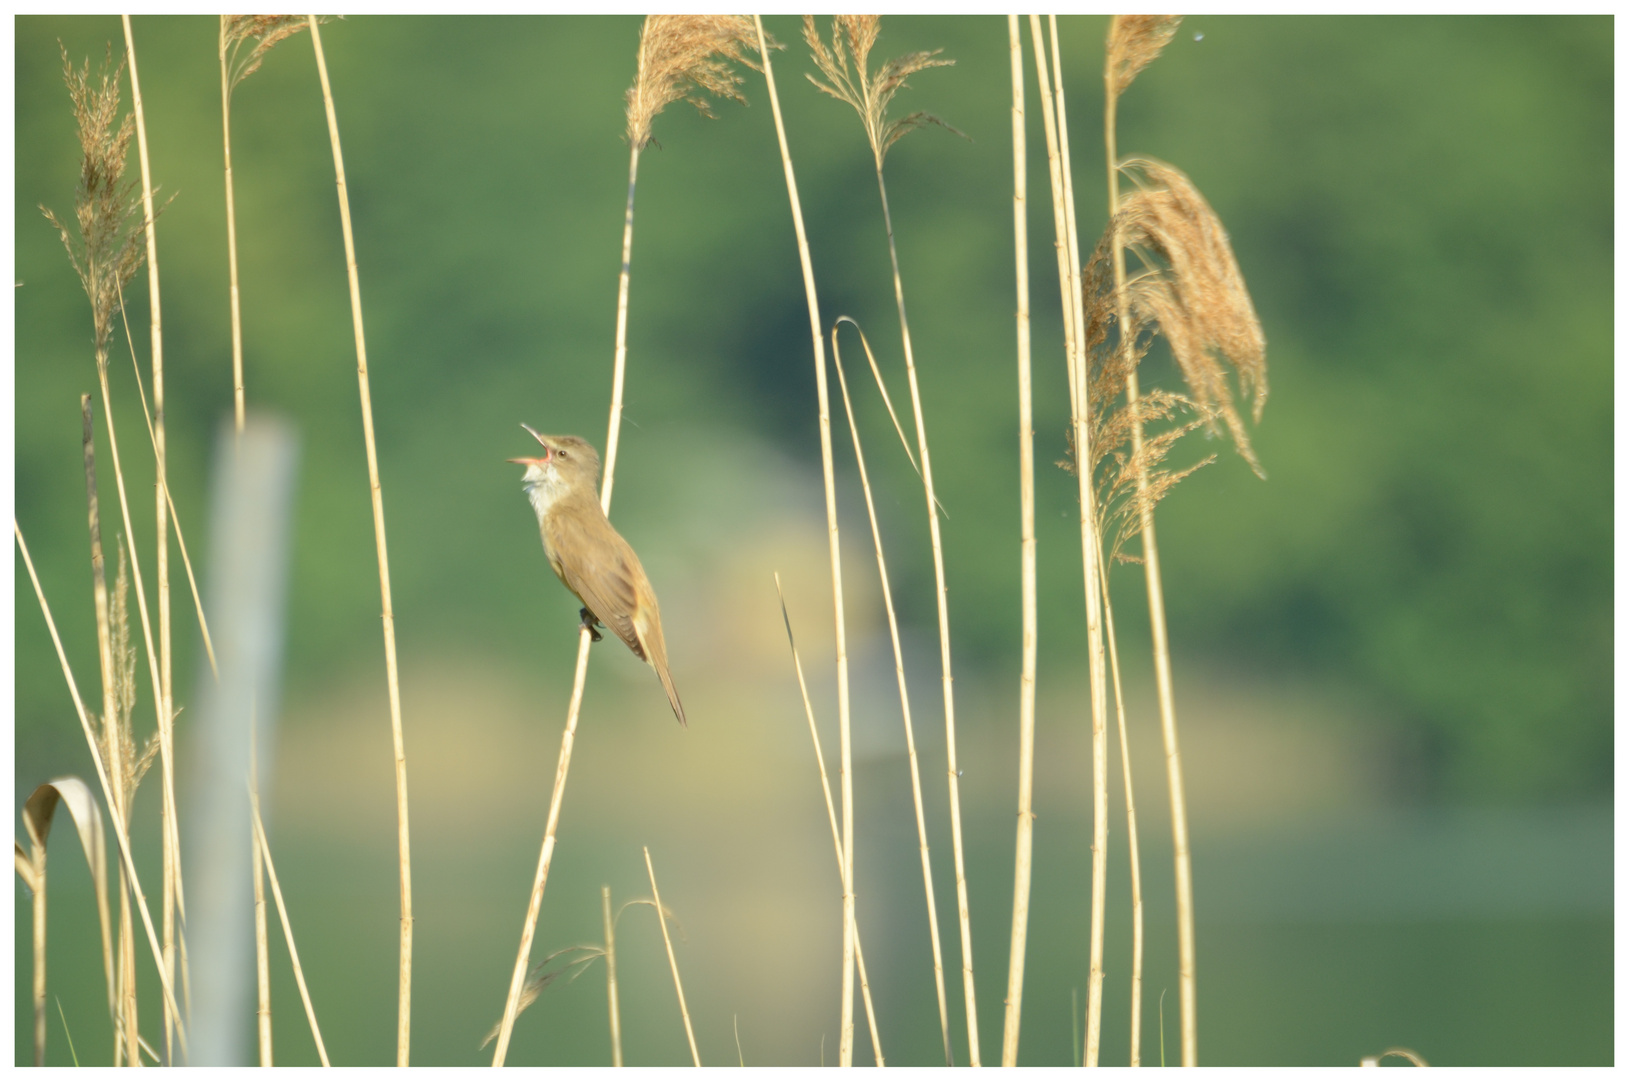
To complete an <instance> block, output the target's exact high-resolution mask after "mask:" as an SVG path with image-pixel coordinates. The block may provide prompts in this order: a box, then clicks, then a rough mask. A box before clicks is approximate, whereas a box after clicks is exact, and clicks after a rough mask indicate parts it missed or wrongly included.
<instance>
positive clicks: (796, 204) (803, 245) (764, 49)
mask: <svg viewBox="0 0 1627 1080" xmlns="http://www.w3.org/2000/svg"><path fill="white" fill-rule="evenodd" d="M752 18H753V20H754V22H755V25H756V30H757V51H758V54H759V55H760V57H761V58H762V64H763V76H764V78H765V79H766V81H767V83H768V100H769V105H770V106H771V107H772V109H773V112H774V132H775V135H776V136H777V137H778V138H779V146H780V164H781V166H782V168H783V169H784V171H785V190H786V194H787V197H788V198H789V199H790V201H791V222H792V224H793V225H794V226H795V228H796V234H797V254H798V257H799V258H800V259H801V262H802V288H803V292H804V293H805V294H806V296H807V299H808V330H809V333H810V335H811V336H812V338H813V354H814V377H815V384H816V386H817V388H818V392H819V460H820V465H821V467H822V468H823V471H824V480H825V523H826V531H827V533H828V535H829V544H830V577H831V599H832V603H833V606H834V607H835V609H836V710H837V723H838V730H839V731H840V733H841V751H840V752H841V756H842V1006H841V1007H842V1013H841V1016H842V1019H841V1024H842V1035H841V1041H840V1050H839V1057H838V1061H839V1063H840V1064H841V1065H842V1066H844V1067H845V1066H851V1065H852V1064H853V964H854V940H855V933H854V927H855V913H854V899H853V767H852V766H853V740H852V726H851V722H850V713H849V707H848V679H847V674H848V673H847V618H846V615H845V614H844V611H843V606H842V549H841V535H840V533H839V531H838V529H837V522H836V471H835V465H834V463H833V460H832V457H831V437H830V388H829V385H828V379H827V377H826V374H825V335H824V331H823V325H824V324H823V323H821V322H820V318H819V292H818V289H817V288H816V287H815V285H814V272H813V256H812V254H811V253H810V252H809V250H808V230H807V228H806V227H805V226H804V224H803V221H802V200H801V198H800V197H799V196H798V194H797V174H796V169H795V168H794V167H793V165H792V164H791V147H790V144H789V143H788V142H787V141H786V138H785V117H784V116H783V115H781V113H780V94H779V88H778V87H777V86H776V85H775V83H774V65H773V63H772V62H771V61H770V58H769V54H768V37H767V35H766V34H765V33H764V32H763V20H762V16H760V15H754V16H752Z"/></svg>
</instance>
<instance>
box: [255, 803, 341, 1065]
mask: <svg viewBox="0 0 1627 1080" xmlns="http://www.w3.org/2000/svg"><path fill="white" fill-rule="evenodd" d="M249 806H250V807H251V808H252V809H253V811H254V843H255V849H256V850H257V851H258V852H259V853H260V857H261V858H262V859H263V860H264V861H265V868H266V876H267V877H268V878H270V879H271V895H272V897H273V898H274V899H275V900H276V901H277V919H278V920H279V921H280V922H281V923H282V936H283V941H284V942H286V943H287V945H288V960H289V963H290V964H292V965H293V968H294V982H295V983H296V984H297V985H298V986H299V999H300V1001H302V1002H303V1003H304V1004H305V1019H306V1020H308V1021H310V1024H311V1038H312V1039H314V1040H315V1041H316V1053H317V1056H318V1057H320V1058H321V1059H322V1066H323V1068H327V1067H328V1066H330V1065H331V1064H332V1062H330V1061H329V1060H328V1048H327V1045H326V1044H325V1043H323V1041H322V1029H321V1028H320V1027H319V1026H317V1022H316V1009H315V1008H314V1007H313V1006H312V1005H311V991H310V988H309V987H308V986H306V985H305V968H304V967H303V966H302V965H301V964H300V962H299V947H298V946H297V945H295V944H294V928H293V927H292V926H291V925H290V924H289V922H288V905H287V904H286V903H284V902H283V898H282V885H281V883H279V882H278V881H277V866H276V864H275V863H273V862H272V861H271V845H270V844H269V843H267V841H266V827H265V822H264V821H262V820H261V818H260V795H259V792H257V791H256V790H255V789H254V788H253V787H250V789H249Z"/></svg>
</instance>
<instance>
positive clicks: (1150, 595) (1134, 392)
mask: <svg viewBox="0 0 1627 1080" xmlns="http://www.w3.org/2000/svg"><path fill="white" fill-rule="evenodd" d="M1103 111H1104V114H1105V117H1104V121H1103V125H1102V126H1103V129H1104V138H1105V141H1106V144H1107V206H1108V212H1109V214H1110V215H1111V216H1112V219H1113V220H1115V221H1116V220H1117V217H1118V212H1119V169H1118V97H1117V96H1116V95H1114V94H1112V93H1109V94H1108V95H1107V104H1106V107H1105V109H1104V110H1103ZM1112 228H1113V288H1114V292H1115V294H1116V295H1117V297H1118V306H1119V326H1120V327H1121V328H1123V327H1128V326H1129V325H1130V321H1129V310H1128V307H1129V295H1128V290H1127V289H1126V288H1125V278H1126V273H1125V267H1124V245H1123V244H1122V243H1121V242H1120V238H1119V233H1118V228H1117V226H1116V225H1114V226H1112ZM1133 344H1134V343H1133V342H1132V341H1131V340H1130V339H1129V336H1128V335H1126V334H1124V333H1123V332H1122V329H1121V334H1120V341H1119V347H1120V348H1122V349H1126V350H1128V349H1130V348H1132V347H1133ZM1140 392H1141V388H1140V384H1139V380H1138V379H1137V377H1136V369H1135V365H1134V364H1131V365H1129V376H1128V378H1127V379H1126V381H1125V400H1126V402H1127V403H1128V406H1129V407H1130V409H1131V410H1132V416H1135V413H1134V408H1135V403H1136V401H1137V400H1139V398H1140V396H1141V393H1140ZM1142 441H1143V432H1142V428H1141V420H1140V419H1139V417H1136V418H1135V419H1134V421H1133V423H1132V425H1131V428H1130V446H1131V450H1132V453H1134V454H1140V453H1141V446H1142ZM1146 488H1147V477H1146V474H1145V472H1138V473H1137V475H1136V491H1137V494H1138V495H1139V494H1142V493H1144V492H1145V491H1146ZM1140 501H1141V514H1140V519H1141V520H1140V526H1141V554H1142V560H1143V562H1144V563H1145V567H1146V580H1147V615H1148V621H1149V622H1150V623H1151V626H1152V657H1153V672H1154V675H1155V677H1156V680H1157V684H1158V720H1159V729H1160V731H1161V732H1162V734H1163V738H1164V770H1165V773H1166V775H1167V777H1168V781H1169V817H1170V834H1171V837H1172V840H1173V846H1174V849H1175V851H1174V859H1175V929H1176V940H1177V950H1178V956H1179V972H1180V975H1179V977H1180V1002H1181V1064H1182V1065H1185V1066H1195V1065H1196V1064H1197V1063H1198V1015H1197V1011H1198V991H1197V942H1196V933H1195V928H1194V925H1193V916H1192V845H1191V840H1190V838H1189V836H1188V833H1187V827H1186V783H1185V780H1184V779H1183V777H1182V775H1181V745H1180V738H1179V733H1178V731H1177V729H1176V724H1175V688H1174V678H1173V676H1172V675H1171V672H1170V661H1169V625H1168V622H1167V621H1166V619H1165V616H1164V582H1163V574H1162V572H1161V570H1160V564H1159V559H1158V532H1157V530H1156V529H1155V528H1154V525H1153V509H1152V506H1151V504H1150V503H1149V501H1148V500H1146V499H1141V500H1140Z"/></svg>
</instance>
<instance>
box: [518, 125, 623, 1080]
mask: <svg viewBox="0 0 1627 1080" xmlns="http://www.w3.org/2000/svg"><path fill="white" fill-rule="evenodd" d="M637 191H638V147H637V146H634V147H633V150H632V153H631V155H630V161H629V163H628V166H627V215H626V218H625V220H624V223H623V226H622V237H621V281H620V284H619V285H618V287H617V296H616V356H615V362H614V370H613V374H612V376H611V384H610V423H609V430H608V432H607V433H606V435H605V465H604V480H603V481H602V482H601V483H600V485H599V505H600V506H601V507H603V508H604V512H605V515H606V516H607V517H608V516H609V514H610V495H611V492H612V490H613V489H614V485H615V480H616V448H617V447H618V446H619V445H620V441H621V409H622V388H623V386H624V385H625V383H626V373H627V297H628V292H629V289H630V287H631V282H632V268H633V198H634V196H635V195H636V194H637ZM592 642H593V639H592V638H591V637H590V636H589V634H588V630H587V628H586V627H584V628H583V629H582V630H581V632H580V633H579V634H578V635H577V646H576V674H575V675H574V676H573V678H572V682H571V701H570V706H569V708H568V709H567V710H566V715H565V732H564V734H563V735H562V736H561V738H560V744H559V764H558V766H557V767H556V768H555V770H554V791H553V795H552V796H551V797H550V798H549V800H548V824H547V825H546V827H545V828H544V829H543V836H542V851H541V853H540V854H539V855H538V857H537V874H536V877H535V878H534V879H533V881H532V883H531V898H530V900H529V901H527V904H526V910H525V923H524V925H523V926H522V927H521V929H520V948H519V952H518V954H517V955H516V957H515V960H514V972H513V974H512V975H511V976H510V978H509V986H508V998H507V999H506V1000H505V1002H504V1004H503V1020H502V1022H501V1023H500V1024H499V1025H498V1029H497V1048H496V1050H494V1051H493V1053H492V1067H493V1068H496V1067H498V1066H500V1065H502V1064H503V1062H504V1061H505V1060H506V1059H507V1058H508V1044H509V1039H510V1038H511V1037H512V1036H513V1034H514V1020H515V1017H517V1016H519V1014H520V994H521V992H522V991H523V989H524V987H525V972H526V966H527V964H528V963H529V962H530V959H531V943H532V941H533V939H534V938H535V937H536V932H537V915H538V913H539V912H540V911H541V910H542V895H543V892H544V891H545V890H546V889H547V888H548V870H549V868H550V867H551V866H552V865H553V859H554V846H555V844H556V843H557V839H558V830H559V811H560V807H561V806H562V805H564V801H565V781H566V780H567V779H568V778H569V776H570V770H571V753H572V751H573V750H574V749H575V747H576V724H577V720H578V719H579V718H580V717H581V713H582V695H583V693H584V691H585V690H586V687H587V677H588V646H589V645H591V644H592ZM618 1052H619V1051H618Z"/></svg>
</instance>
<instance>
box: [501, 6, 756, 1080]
mask: <svg viewBox="0 0 1627 1080" xmlns="http://www.w3.org/2000/svg"><path fill="white" fill-rule="evenodd" d="M769 47H772V43H770V46H769ZM757 48H758V37H757V34H756V32H755V28H754V26H753V24H752V21H751V20H750V19H748V18H746V17H745V16H743V15H649V16H646V17H645V19H644V26H643V29H642V30H641V31H640V33H639V44H638V72H637V75H636V76H635V77H634V80H633V84H632V86H631V87H629V88H628V90H627V141H628V144H629V148H630V149H629V155H628V165H627V213H626V217H625V219H624V222H623V226H622V244H621V277H620V281H619V283H618V287H617V298H616V352H615V359H614V365H613V374H612V378H611V389H610V423H609V430H608V432H607V434H606V436H605V454H604V479H603V480H602V482H601V483H600V485H599V504H600V506H602V507H603V508H604V512H605V514H606V515H608V514H609V513H610V498H611V494H612V492H613V490H614V487H615V480H616V454H617V450H618V449H619V447H620V444H621V411H622V393H623V388H624V386H625V382H626V371H627V301H628V294H629V291H630V289H631V284H632V262H633V204H634V198H635V196H636V194H637V191H638V160H639V154H640V153H641V152H642V151H643V149H644V148H645V147H646V146H648V145H649V143H650V142H651V141H652V138H653V135H652V131H651V124H652V122H653V121H654V119H655V117H656V116H657V115H658V114H660V112H661V111H662V110H663V109H665V108H666V107H667V106H668V105H671V104H672V103H674V102H676V101H680V100H688V101H689V102H690V103H691V104H693V105H694V106H695V107H696V108H697V109H699V110H700V111H701V112H702V113H703V114H705V115H708V116H709V115H711V106H710V103H709V101H708V99H707V97H706V95H707V94H708V93H710V94H713V95H715V96H717V97H726V98H731V99H733V100H736V101H744V100H745V98H744V97H743V96H742V95H741V93H740V91H739V86H740V81H741V80H740V77H739V76H738V75H737V74H735V72H734V69H733V68H732V67H731V66H730V65H731V64H732V63H735V62H738V63H743V64H746V65H747V66H748V67H753V68H755V67H756V64H754V63H753V62H752V61H751V59H750V58H749V57H748V56H747V55H746V51H747V50H755V49H757ZM591 642H592V637H591V636H590V632H589V631H588V629H587V628H585V627H584V628H583V630H582V633H581V634H580V635H579V640H578V645H577V650H576V674H575V676H574V679H573V682H572V686H571V698H570V705H569V706H568V708H567V711H566V718H565V731H564V735H563V736H562V738H561V742H560V748H559V765H558V767H557V768H556V770H555V772H554V789H553V794H552V796H551V797H550V799H549V803H548V823H547V825H546V827H545V828H544V831H543V840H542V852H541V854H540V855H539V856H538V859H537V873H536V877H535V879H534V880H533V882H532V886H531V897H530V900H529V902H528V904H527V907H526V915H525V923H524V925H523V927H522V928H521V931H520V947H519V952H518V955H517V956H516V958H515V961H514V971H513V974H512V976H511V977H510V979H509V988H508V997H507V1000H506V1002H505V1004H504V1006H503V1019H502V1021H501V1023H500V1024H499V1027H498V1031H497V1048H496V1050H495V1051H494V1052H493V1055H492V1064H493V1065H501V1064H503V1062H504V1060H505V1059H506V1058H507V1056H508V1045H509V1039H510V1036H511V1035H512V1033H513V1029H514V1019H515V1017H516V1016H517V1015H518V1014H519V1009H520V998H521V995H522V994H523V993H524V987H525V981H526V965H527V963H528V961H529V959H530V956H531V942H532V939H533V937H534V936H535V934H536V927H537V914H538V912H539V911H540V910H541V907H542V896H543V892H544V890H545V889H546V888H547V885H548V870H549V867H550V866H551V865H552V861H553V854H554V844H555V841H556V835H557V830H558V828H559V812H560V807H561V806H562V805H563V803H564V798H565V781H566V779H567V778H568V777H569V775H570V764H571V751H572V749H573V747H574V746H575V743H576V724H577V720H578V718H579V717H580V715H581V709H582V694H583V692H584V690H585V688H586V685H587V671H588V646H589V645H590V644H591Z"/></svg>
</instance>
